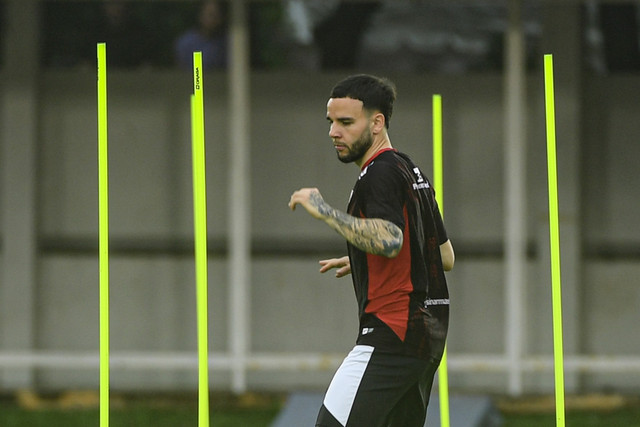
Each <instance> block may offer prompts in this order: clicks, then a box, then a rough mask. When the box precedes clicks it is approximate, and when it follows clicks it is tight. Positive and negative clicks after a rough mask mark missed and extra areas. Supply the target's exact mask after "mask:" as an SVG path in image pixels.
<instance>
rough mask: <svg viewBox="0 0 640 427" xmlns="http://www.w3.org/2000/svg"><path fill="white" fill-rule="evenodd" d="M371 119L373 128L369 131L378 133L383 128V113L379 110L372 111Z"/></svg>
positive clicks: (384, 121)
mask: <svg viewBox="0 0 640 427" xmlns="http://www.w3.org/2000/svg"><path fill="white" fill-rule="evenodd" d="M372 120H373V128H372V129H371V132H373V134H378V133H380V132H382V130H383V129H384V128H385V123H386V120H385V118H384V114H382V113H380V112H377V113H374V114H373V117H372Z"/></svg>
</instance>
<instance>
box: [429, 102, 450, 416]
mask: <svg viewBox="0 0 640 427" xmlns="http://www.w3.org/2000/svg"><path fill="white" fill-rule="evenodd" d="M432 100H433V102H432V103H433V185H434V188H435V191H436V201H437V202H438V206H439V208H440V214H441V215H443V216H444V199H443V197H442V193H443V188H444V185H443V173H442V96H440V95H433V99H432ZM438 393H439V397H440V425H441V426H442V427H449V373H448V367H447V347H446V345H445V348H444V353H443V354H442V361H440V367H439V368H438Z"/></svg>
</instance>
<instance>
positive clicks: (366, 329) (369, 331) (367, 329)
mask: <svg viewBox="0 0 640 427" xmlns="http://www.w3.org/2000/svg"><path fill="white" fill-rule="evenodd" d="M371 332H373V328H362V335H367V334H370V333H371Z"/></svg>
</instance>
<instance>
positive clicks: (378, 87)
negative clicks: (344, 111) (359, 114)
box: [330, 74, 396, 129]
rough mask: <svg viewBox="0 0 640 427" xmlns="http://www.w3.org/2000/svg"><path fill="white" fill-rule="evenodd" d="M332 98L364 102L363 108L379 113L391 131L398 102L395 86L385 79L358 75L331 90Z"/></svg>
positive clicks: (341, 82)
mask: <svg viewBox="0 0 640 427" xmlns="http://www.w3.org/2000/svg"><path fill="white" fill-rule="evenodd" d="M330 98H352V99H357V100H359V101H362V104H363V108H364V109H365V110H367V112H369V113H372V112H375V111H378V112H380V113H382V115H383V116H384V119H385V124H384V125H385V127H386V128H387V129H389V123H390V121H391V114H392V113H393V102H394V101H395V100H396V88H395V85H394V84H393V83H392V82H391V81H389V80H387V79H384V78H380V77H376V76H372V75H368V74H356V75H353V76H350V77H347V78H346V79H344V80H342V81H340V82H339V83H337V84H336V85H335V86H334V87H333V89H332V90H331V95H330Z"/></svg>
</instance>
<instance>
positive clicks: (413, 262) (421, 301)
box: [347, 149, 449, 360]
mask: <svg viewBox="0 0 640 427" xmlns="http://www.w3.org/2000/svg"><path fill="white" fill-rule="evenodd" d="M347 212H348V213H349V214H350V215H353V216H355V217H358V218H381V219H384V220H387V221H390V222H392V223H394V224H395V225H397V226H398V227H400V229H401V230H403V233H404V243H403V246H402V249H401V251H400V253H399V255H398V256H397V257H395V258H387V257H385V256H381V255H372V254H368V253H366V252H364V251H362V250H360V249H358V248H356V247H354V246H353V245H351V244H350V243H347V247H348V253H349V259H350V262H351V273H352V279H353V285H354V289H355V293H356V299H357V301H358V309H359V318H360V331H359V334H358V339H357V344H362V345H371V346H373V347H375V348H376V349H377V350H378V351H384V352H389V353H397V354H404V355H409V356H415V357H419V358H422V359H436V360H439V359H440V358H441V357H442V353H443V351H444V345H445V340H446V336H447V329H448V323H449V292H448V289H447V283H446V280H445V276H444V270H443V268H442V260H441V257H440V245H441V244H442V243H445V242H446V241H447V233H446V230H445V228H444V224H443V221H442V216H441V215H440V211H439V209H438V205H437V203H436V200H435V193H434V190H433V187H432V185H431V183H430V182H429V180H428V179H427V177H426V176H425V175H424V174H423V173H422V171H421V170H420V169H419V168H418V167H417V166H416V165H415V164H414V163H413V162H412V161H411V159H410V158H409V157H408V156H407V155H405V154H403V153H400V152H398V151H396V150H394V149H386V150H381V151H379V152H378V153H376V154H375V155H374V156H373V158H371V159H370V160H369V161H368V162H367V163H366V164H365V165H363V167H362V169H361V172H360V176H359V178H358V181H357V182H356V184H355V186H354V188H353V191H352V193H351V196H350V199H349V205H348V209H347Z"/></svg>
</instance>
